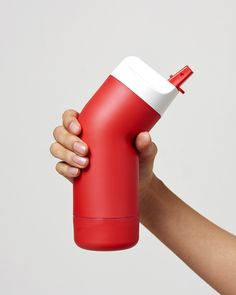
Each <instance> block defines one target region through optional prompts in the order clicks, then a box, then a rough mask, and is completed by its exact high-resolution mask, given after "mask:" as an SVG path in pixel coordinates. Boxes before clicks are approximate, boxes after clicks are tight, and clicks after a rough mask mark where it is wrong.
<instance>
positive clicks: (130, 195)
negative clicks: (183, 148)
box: [73, 75, 160, 250]
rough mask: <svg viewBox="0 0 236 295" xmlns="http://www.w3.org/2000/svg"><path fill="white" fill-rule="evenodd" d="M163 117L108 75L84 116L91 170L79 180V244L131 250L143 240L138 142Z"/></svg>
mask: <svg viewBox="0 0 236 295" xmlns="http://www.w3.org/2000/svg"><path fill="white" fill-rule="evenodd" d="M159 119H160V115H159V114H158V113H157V112H156V111H155V110H154V109H153V108H152V107H150V106H149V105H148V104H147V103H146V102H144V101H143V100H142V99H141V98H139V97H138V96H137V95H136V94H135V93H134V92H132V91H131V90H130V89H129V88H128V87H126V86H125V85H124V84H122V83H121V82H120V81H119V80H117V79H116V78H114V77H113V76H111V75H110V76H109V77H108V78H107V79H106V80H105V82H104V83H103V84H102V85H101V87H100V88H99V89H98V90H97V92H96V93H95V94H94V95H93V97H92V98H91V99H90V100H89V102H88V103H87V104H86V105H85V107H84V108H83V110H82V111H81V113H80V115H79V118H78V120H79V122H80V123H81V126H82V133H81V135H80V136H81V139H82V140H84V141H85V142H86V143H87V144H88V147H89V159H90V162H89V166H88V167H87V168H85V169H83V171H82V173H81V175H80V176H79V177H78V178H75V180H74V185H73V195H74V208H73V213H74V239H75V242H76V244H77V245H78V246H80V247H82V248H85V249H90V250H119V249H126V248H130V247H132V246H133V245H135V244H136V243H137V241H138V235H139V199H138V181H139V160H138V154H137V151H136V149H135V147H134V140H135V137H136V136H137V134H138V133H140V132H141V131H149V130H150V129H151V128H152V127H153V126H154V125H155V123H156V122H157V121H158V120H159Z"/></svg>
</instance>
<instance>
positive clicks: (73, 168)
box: [68, 167, 79, 176]
mask: <svg viewBox="0 0 236 295" xmlns="http://www.w3.org/2000/svg"><path fill="white" fill-rule="evenodd" d="M68 172H69V174H70V175H72V176H75V175H77V174H78V172H79V169H78V168H75V167H69V168H68Z"/></svg>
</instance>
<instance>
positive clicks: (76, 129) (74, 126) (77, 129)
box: [69, 121, 80, 133]
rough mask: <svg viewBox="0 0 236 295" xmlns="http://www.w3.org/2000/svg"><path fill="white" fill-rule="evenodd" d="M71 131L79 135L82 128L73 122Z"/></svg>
mask: <svg viewBox="0 0 236 295" xmlns="http://www.w3.org/2000/svg"><path fill="white" fill-rule="evenodd" d="M69 128H70V130H71V131H72V132H73V133H78V132H79V131H80V126H79V124H78V123H77V122H75V121H72V122H71V123H70V126H69Z"/></svg>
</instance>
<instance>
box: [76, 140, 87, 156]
mask: <svg viewBox="0 0 236 295" xmlns="http://www.w3.org/2000/svg"><path fill="white" fill-rule="evenodd" d="M73 148H74V150H75V152H78V153H80V154H83V155H84V154H86V152H87V147H86V146H85V145H84V144H83V143H80V142H75V143H74V146H73Z"/></svg>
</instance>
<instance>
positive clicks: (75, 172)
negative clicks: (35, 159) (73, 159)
mask: <svg viewBox="0 0 236 295" xmlns="http://www.w3.org/2000/svg"><path fill="white" fill-rule="evenodd" d="M55 168H56V171H57V172H58V173H59V174H61V175H63V176H64V177H66V178H67V179H68V180H70V181H71V182H72V180H73V178H74V177H77V176H79V175H80V169H79V168H76V167H72V166H70V165H68V164H66V163H65V162H62V161H61V162H58V163H57V164H56V167H55Z"/></svg>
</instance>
